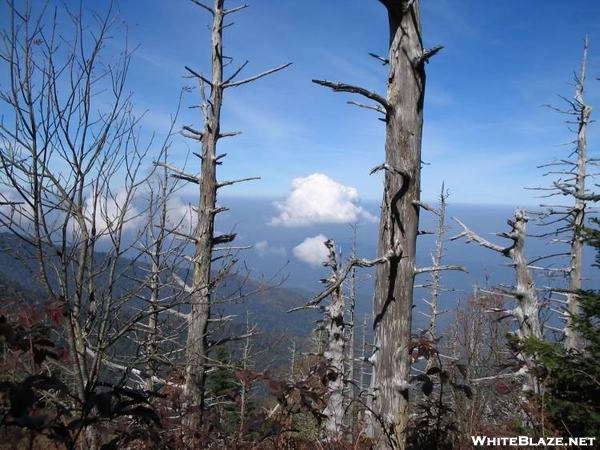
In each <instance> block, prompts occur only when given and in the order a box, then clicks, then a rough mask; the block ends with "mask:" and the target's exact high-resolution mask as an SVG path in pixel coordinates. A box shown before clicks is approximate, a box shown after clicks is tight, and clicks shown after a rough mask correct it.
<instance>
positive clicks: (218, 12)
mask: <svg viewBox="0 0 600 450" xmlns="http://www.w3.org/2000/svg"><path fill="white" fill-rule="evenodd" d="M223 3H224V0H215V4H214V7H213V24H212V35H211V42H212V46H211V48H212V54H211V67H212V77H211V81H210V83H211V84H210V93H211V94H210V102H208V101H204V102H203V110H204V116H205V117H204V120H205V122H204V131H203V133H202V141H201V142H202V158H201V165H200V182H199V194H200V200H199V204H198V215H197V217H198V223H197V226H196V233H195V253H194V275H193V284H192V294H191V303H192V308H191V315H190V322H189V328H188V337H187V345H186V357H187V365H186V376H185V388H184V395H185V403H186V406H187V408H191V412H192V413H191V414H189V413H188V415H187V419H186V422H187V423H186V425H187V426H188V427H189V428H190V429H191V430H200V429H201V428H202V419H203V410H204V402H205V381H206V363H207V356H208V339H207V331H208V323H209V319H210V307H211V277H210V275H211V260H212V249H213V237H214V222H215V214H216V213H217V208H216V204H217V189H218V184H217V177H216V169H217V158H216V148H217V141H218V138H219V133H220V120H221V106H222V103H223V40H222V37H223V34H222V31H223V17H224V9H223ZM200 83H201V89H202V91H204V89H205V82H204V81H203V80H200Z"/></svg>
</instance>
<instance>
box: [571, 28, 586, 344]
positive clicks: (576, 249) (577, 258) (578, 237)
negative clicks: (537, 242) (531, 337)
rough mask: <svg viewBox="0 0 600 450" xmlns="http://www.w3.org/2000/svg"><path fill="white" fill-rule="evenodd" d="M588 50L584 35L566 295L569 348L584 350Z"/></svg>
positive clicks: (578, 94)
mask: <svg viewBox="0 0 600 450" xmlns="http://www.w3.org/2000/svg"><path fill="white" fill-rule="evenodd" d="M587 50H588V39H587V36H586V38H585V44H584V48H583V59H582V61H581V69H580V72H579V78H578V79H577V84H576V90H575V102H576V103H577V107H578V108H579V111H578V112H579V116H578V119H577V124H578V127H579V128H578V132H577V149H576V154H577V174H576V176H575V181H574V184H575V186H574V188H575V195H574V197H575V206H574V207H573V210H572V216H573V217H572V220H573V222H572V227H573V236H572V238H571V254H570V267H569V290H570V291H571V292H570V293H569V294H568V295H567V309H568V312H569V317H568V318H567V326H566V328H565V336H566V343H565V345H566V347H567V348H568V349H573V350H579V351H581V350H583V347H584V342H583V339H582V337H581V336H580V335H579V334H578V333H577V332H576V331H575V330H574V329H573V327H572V320H571V317H573V316H578V315H579V313H580V311H579V298H578V294H577V292H578V291H580V290H581V278H582V266H583V236H582V234H581V231H582V229H583V226H584V225H585V223H584V220H585V209H586V203H585V200H584V198H585V195H586V191H585V179H586V177H587V163H588V161H587V127H588V124H589V122H590V115H591V114H592V108H591V106H588V105H586V104H585V101H584V98H583V92H584V86H585V76H586V66H587Z"/></svg>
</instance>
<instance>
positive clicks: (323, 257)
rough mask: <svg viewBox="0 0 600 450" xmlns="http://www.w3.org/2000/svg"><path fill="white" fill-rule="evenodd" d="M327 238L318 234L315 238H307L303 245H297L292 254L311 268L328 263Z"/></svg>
mask: <svg viewBox="0 0 600 450" xmlns="http://www.w3.org/2000/svg"><path fill="white" fill-rule="evenodd" d="M326 240H327V237H325V236H323V235H322V234H318V235H316V236H314V237H307V238H306V239H304V241H302V243H300V244H298V245H296V246H295V247H294V248H293V250H292V253H293V254H294V256H295V257H296V258H298V259H299V260H300V261H304V262H305V263H307V264H310V265H311V266H320V265H321V263H323V262H324V261H327V247H325V241H326Z"/></svg>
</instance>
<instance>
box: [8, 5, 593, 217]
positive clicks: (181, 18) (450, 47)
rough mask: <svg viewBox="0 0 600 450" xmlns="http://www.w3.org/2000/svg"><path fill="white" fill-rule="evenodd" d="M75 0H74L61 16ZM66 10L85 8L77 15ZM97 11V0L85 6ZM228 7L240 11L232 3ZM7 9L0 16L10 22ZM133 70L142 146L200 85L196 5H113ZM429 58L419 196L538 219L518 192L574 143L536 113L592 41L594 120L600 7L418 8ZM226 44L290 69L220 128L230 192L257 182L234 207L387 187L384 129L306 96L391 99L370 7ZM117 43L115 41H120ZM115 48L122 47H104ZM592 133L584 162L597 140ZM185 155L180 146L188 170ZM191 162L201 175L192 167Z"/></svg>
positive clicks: (255, 19)
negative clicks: (323, 186)
mask: <svg viewBox="0 0 600 450" xmlns="http://www.w3.org/2000/svg"><path fill="white" fill-rule="evenodd" d="M70 2H71V0H67V1H66V3H67V4H69V3H70ZM73 3H74V4H76V3H78V2H74V1H73ZM84 3H85V6H86V7H88V6H89V7H90V8H93V9H98V10H102V9H104V8H105V7H106V1H105V0H86V1H85V2H84ZM230 4H231V5H237V4H239V3H238V2H236V1H233V0H230ZM5 8H6V7H5V6H3V10H4V9H5ZM118 8H119V12H118V16H119V19H120V20H122V21H123V23H126V24H127V26H128V34H129V41H130V43H131V45H139V48H138V50H137V51H136V53H135V56H134V58H133V61H132V66H131V72H130V77H129V88H130V89H131V90H132V92H133V93H134V100H135V103H136V105H137V106H136V107H137V108H138V110H139V112H142V111H147V112H146V115H145V117H144V119H143V121H142V125H143V128H144V130H145V133H146V134H149V133H151V132H156V133H157V134H158V135H161V134H163V133H164V132H165V130H166V129H167V128H168V124H169V117H170V115H171V114H173V113H174V111H175V109H176V105H177V99H178V96H179V92H180V89H181V87H182V86H184V85H189V84H191V81H190V80H188V79H184V78H183V77H182V76H183V75H184V69H183V66H184V65H188V66H191V67H193V68H194V69H196V70H199V71H207V68H208V62H209V44H208V42H209V41H208V24H209V20H210V17H209V16H208V15H207V14H206V13H205V12H204V11H203V10H201V9H200V8H198V7H197V6H195V5H193V4H192V2H191V1H189V0H169V1H165V0H143V1H142V0H121V1H120V2H119V4H118ZM422 10H423V14H422V15H423V30H424V36H425V44H426V46H434V45H438V44H441V45H444V46H445V49H444V50H443V51H442V52H441V53H440V54H439V55H438V56H436V57H435V58H434V59H433V60H432V61H431V63H430V64H429V65H428V67H427V74H428V79H427V94H426V106H425V132H424V146H423V159H424V161H426V162H427V163H429V164H430V165H428V166H426V167H425V168H424V171H423V197H424V198H426V199H431V198H433V197H434V196H435V195H436V193H437V192H438V190H439V186H440V184H441V182H442V181H445V182H446V186H447V187H448V188H449V189H450V191H451V193H452V201H454V202H459V203H491V204H510V205H514V206H517V205H532V204H536V203H537V200H535V199H534V198H533V196H534V194H533V193H531V192H528V191H525V190H523V186H534V185H539V184H540V183H543V180H541V177H540V175H541V171H540V170H538V169H536V165H539V164H541V163H543V162H545V161H547V160H551V159H553V158H556V157H564V156H566V155H567V154H568V153H569V150H570V147H568V146H561V145H560V144H563V143H565V142H568V141H570V140H571V139H572V137H573V136H572V135H570V134H569V132H568V130H567V128H566V126H565V125H564V123H563V121H564V119H565V118H564V117H561V116H560V115H558V114H556V113H554V112H552V111H550V110H549V109H547V108H544V107H542V106H541V105H543V104H546V103H552V104H556V105H560V100H559V99H558V97H557V95H556V94H562V95H565V96H568V97H571V96H572V94H573V87H572V84H571V81H572V74H573V71H574V70H576V69H577V67H578V65H579V60H580V57H581V49H582V41H583V36H584V34H585V33H588V34H589V37H590V46H591V48H590V61H589V81H588V90H587V100H588V103H590V104H592V105H593V106H594V105H598V109H600V81H596V77H599V76H600V20H599V19H600V2H596V1H591V0H572V1H569V2H565V1H558V0H550V1H541V0H535V1H528V2H523V1H517V0H508V1H501V2H493V1H481V0H423V1H422ZM233 20H234V21H235V26H233V27H231V28H228V29H227V30H226V35H225V49H226V54H228V55H229V56H233V57H234V58H235V61H234V64H236V65H237V64H240V63H242V62H243V61H245V60H246V59H248V60H250V64H249V65H248V67H247V69H246V71H245V72H244V73H245V74H246V75H251V74H253V73H255V72H260V71H262V70H264V69H267V68H269V67H271V66H275V65H279V64H281V63H285V62H293V63H294V64H293V66H292V67H291V68H289V69H288V70H286V71H285V72H282V73H279V74H276V75H274V76H272V77H270V78H268V79H264V80H261V81H259V82H258V83H255V84H252V85H249V86H247V87H240V88H236V89H235V90H229V91H228V92H227V93H226V97H225V107H224V117H223V127H222V128H224V129H226V130H241V131H243V133H244V134H243V135H242V136H240V137H237V138H233V139H231V140H229V141H227V142H225V141H223V146H222V150H223V151H224V152H227V153H228V154H229V156H228V158H227V159H226V161H225V164H224V165H223V166H222V169H221V176H222V177H223V178H230V177H242V176H254V175H260V176H262V180H261V181H260V182H254V183H248V184H244V185H240V186H237V187H234V188H231V189H230V190H229V191H228V194H231V195H249V196H269V197H284V196H286V195H287V194H288V192H289V190H290V184H291V182H292V180H293V179H294V178H298V177H306V176H308V175H310V174H313V173H323V174H326V175H327V176H329V177H331V178H332V179H334V180H335V181H337V182H339V183H341V184H344V185H348V186H352V187H355V188H356V189H357V190H358V193H359V195H360V197H361V198H362V199H365V200H378V199H379V198H380V193H381V179H380V178H379V177H377V176H369V175H368V173H369V169H370V168H371V167H373V166H376V165H377V164H380V163H381V162H382V161H383V158H384V150H383V143H384V126H383V123H382V122H380V121H378V120H377V117H376V114H375V113H371V112H369V111H366V110H362V109H359V108H356V107H353V106H349V105H347V104H346V101H347V100H351V99H352V97H351V96H348V95H346V94H335V93H332V92H330V91H328V90H326V89H324V88H321V87H318V86H316V85H313V84H312V83H311V82H310V80H311V78H325V79H333V80H339V81H344V82H348V83H352V84H358V85H362V86H364V87H367V88H369V89H373V90H377V91H379V92H381V93H385V81H386V68H385V67H382V66H381V64H380V63H378V62H377V61H376V60H374V59H372V58H370V57H369V56H368V53H369V52H375V53H378V54H385V53H386V50H387V42H388V35H387V34H388V28H387V18H386V14H385V9H384V8H383V6H381V5H380V4H379V2H377V1H375V0H368V1H367V0H343V1H342V0H329V1H318V0H304V1H292V0H278V1H275V0H254V1H252V2H251V7H250V8H248V9H246V10H244V11H243V12H240V13H237V14H236V15H235V17H234V18H233ZM116 35H118V33H117V34H116ZM113 44H114V46H115V48H118V46H119V45H121V44H120V42H119V41H118V39H115V40H114V42H113ZM197 95H198V94H197V92H195V91H194V92H192V93H189V94H186V95H184V97H183V107H184V108H183V113H182V114H181V117H180V120H179V124H180V125H183V124H188V125H194V126H196V127H201V125H202V124H201V117H200V115H199V113H198V110H194V109H191V110H190V109H187V107H188V106H190V105H193V104H197V103H198V100H197ZM599 137H600V136H599V132H598V129H597V127H592V129H591V131H590V150H591V151H592V152H594V151H595V148H596V145H597V143H598V141H599V139H598V138H599ZM192 145H193V144H191V143H188V142H185V141H184V140H183V139H182V140H176V142H175V145H174V148H173V161H174V162H176V163H179V164H183V161H184V160H185V156H186V154H187V152H188V150H190V148H191V149H192V150H193V148H192V147H190V146H192ZM191 163H193V164H196V160H194V161H192V162H191Z"/></svg>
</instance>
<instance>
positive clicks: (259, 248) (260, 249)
mask: <svg viewBox="0 0 600 450" xmlns="http://www.w3.org/2000/svg"><path fill="white" fill-rule="evenodd" d="M254 251H255V252H256V253H257V254H258V256H265V255H268V254H272V255H280V256H285V255H286V253H287V252H286V251H285V248H284V247H279V246H273V245H271V244H269V241H258V242H257V243H256V244H254Z"/></svg>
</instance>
